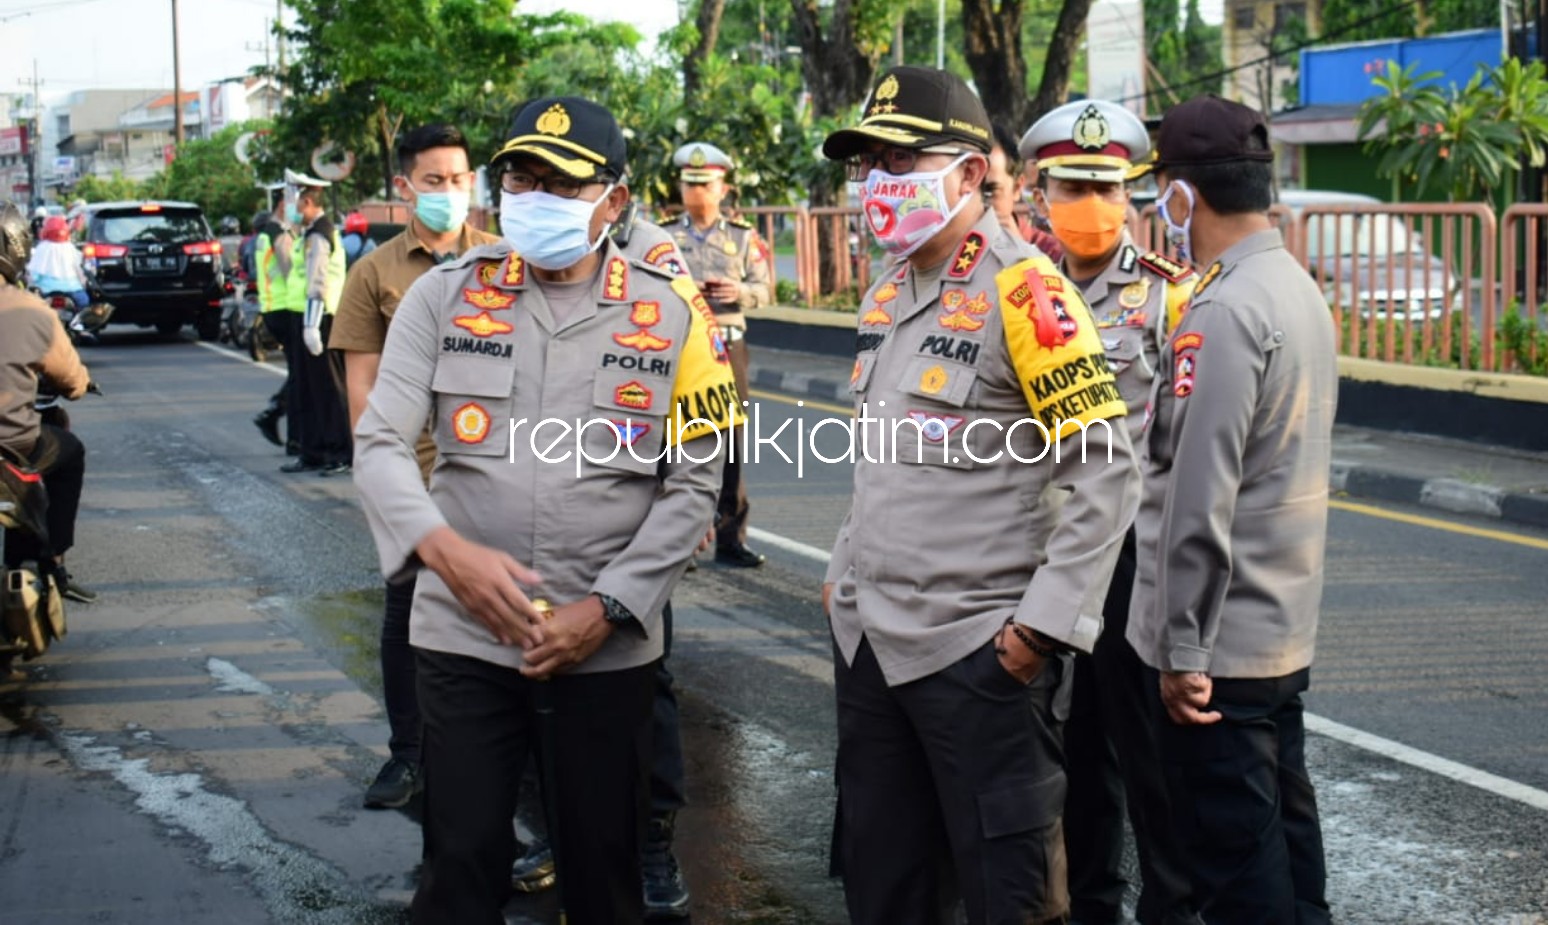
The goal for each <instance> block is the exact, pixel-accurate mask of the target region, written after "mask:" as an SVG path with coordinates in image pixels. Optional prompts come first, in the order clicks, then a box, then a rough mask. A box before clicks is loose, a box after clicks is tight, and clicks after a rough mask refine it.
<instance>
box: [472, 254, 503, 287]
mask: <svg viewBox="0 0 1548 925" xmlns="http://www.w3.org/2000/svg"><path fill="white" fill-rule="evenodd" d="M477 276H478V281H479V282H480V283H481V284H483V285H485V286H493V285H494V281H495V280H497V279H499V278H500V261H498V260H485V261H484V262H483V263H480V264H479V265H478V273H477Z"/></svg>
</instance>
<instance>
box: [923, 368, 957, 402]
mask: <svg viewBox="0 0 1548 925" xmlns="http://www.w3.org/2000/svg"><path fill="white" fill-rule="evenodd" d="M950 378H951V377H950V376H949V375H947V373H946V367H944V366H939V365H936V366H932V367H930V368H929V369H927V370H925V371H924V375H922V376H920V377H919V391H921V392H923V393H925V394H926V395H939V394H940V392H941V390H942V389H944V388H946V383H947V381H948V380H950Z"/></svg>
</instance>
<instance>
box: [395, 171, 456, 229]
mask: <svg viewBox="0 0 1548 925" xmlns="http://www.w3.org/2000/svg"><path fill="white" fill-rule="evenodd" d="M405 182H407V181H406V180H405ZM409 189H412V190H414V217H415V218H417V219H419V220H420V221H421V222H423V223H424V225H425V227H426V228H429V229H430V230H431V231H434V232H436V233H437V234H445V233H446V232H448V231H454V230H456V229H458V228H461V227H462V223H463V222H465V221H467V220H468V206H469V205H470V204H471V203H472V201H473V194H472V193H470V192H468V191H467V190H450V191H448V192H445V193H421V192H420V191H419V190H417V189H414V185H413V184H412V183H410V184H409Z"/></svg>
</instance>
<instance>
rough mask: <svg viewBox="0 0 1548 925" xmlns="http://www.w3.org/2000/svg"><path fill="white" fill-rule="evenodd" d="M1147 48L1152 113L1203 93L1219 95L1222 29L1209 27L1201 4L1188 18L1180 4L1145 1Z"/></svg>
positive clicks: (1192, 4) (1191, 7)
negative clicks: (1200, 9)
mask: <svg viewBox="0 0 1548 925" xmlns="http://www.w3.org/2000/svg"><path fill="white" fill-rule="evenodd" d="M1145 47H1146V48H1148V49H1150V65H1151V68H1152V72H1151V73H1150V74H1149V75H1147V77H1148V80H1149V82H1150V83H1151V84H1153V85H1154V86H1153V87H1152V90H1151V99H1152V100H1153V101H1154V105H1153V106H1152V109H1153V110H1165V109H1169V108H1171V107H1172V106H1175V105H1176V104H1178V103H1180V102H1182V101H1183V100H1186V99H1188V98H1190V97H1194V96H1198V95H1200V94H1202V93H1219V92H1220V85H1221V80H1222V78H1221V77H1219V76H1212V75H1218V74H1219V72H1220V71H1221V69H1222V66H1223V65H1222V61H1223V58H1222V55H1221V29H1220V27H1219V26H1212V25H1209V24H1208V23H1206V22H1205V21H1204V17H1203V16H1202V15H1201V14H1200V12H1199V2H1198V0H1188V6H1187V9H1186V15H1184V10H1183V8H1182V7H1181V6H1180V5H1179V3H1178V0H1145Z"/></svg>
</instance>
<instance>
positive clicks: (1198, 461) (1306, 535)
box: [1128, 96, 1338, 923]
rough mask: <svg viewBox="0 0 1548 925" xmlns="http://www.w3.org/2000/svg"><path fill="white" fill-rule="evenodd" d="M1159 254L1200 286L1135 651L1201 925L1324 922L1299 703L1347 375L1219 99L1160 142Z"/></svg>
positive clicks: (1156, 402) (1158, 432) (1171, 412)
mask: <svg viewBox="0 0 1548 925" xmlns="http://www.w3.org/2000/svg"><path fill="white" fill-rule="evenodd" d="M1156 149H1157V161H1156V169H1157V171H1158V182H1159V184H1160V189H1161V198H1160V200H1159V206H1160V212H1161V217H1162V221H1163V223H1164V224H1165V225H1166V233H1167V237H1168V238H1169V239H1170V241H1171V243H1172V244H1173V246H1174V247H1176V248H1177V250H1178V253H1179V254H1181V255H1182V256H1183V257H1184V258H1185V259H1191V260H1193V261H1195V262H1197V263H1198V265H1200V266H1204V267H1205V270H1204V271H1203V273H1202V274H1201V276H1200V278H1199V283H1198V286H1197V287H1196V288H1195V289H1194V292H1193V297H1192V300H1191V303H1190V305H1189V308H1188V311H1187V313H1186V314H1185V315H1183V317H1182V319H1181V320H1180V321H1179V322H1178V325H1177V328H1176V329H1175V330H1174V331H1173V332H1172V336H1171V340H1170V341H1169V342H1168V344H1167V346H1166V355H1165V357H1164V360H1165V361H1164V362H1163V363H1162V364H1161V366H1160V368H1159V369H1158V370H1157V371H1156V381H1155V387H1154V390H1153V392H1152V397H1151V406H1152V409H1153V413H1152V415H1151V417H1150V421H1149V423H1148V425H1147V430H1146V434H1145V438H1144V444H1145V458H1144V462H1143V467H1142V469H1143V476H1144V494H1143V500H1142V502H1141V506H1140V513H1139V517H1138V519H1137V521H1136V524H1135V530H1136V533H1137V535H1138V544H1139V560H1138V566H1139V567H1138V573H1137V575H1136V578H1135V583H1134V599H1133V604H1132V608H1131V610H1130V613H1129V629H1128V640H1129V642H1130V644H1131V645H1133V647H1134V650H1135V651H1136V652H1137V653H1138V654H1139V657H1140V658H1141V659H1142V660H1143V661H1144V662H1145V664H1146V665H1148V666H1149V667H1150V669H1151V672H1150V674H1151V677H1152V686H1151V688H1150V689H1151V690H1152V691H1155V692H1156V693H1157V694H1158V695H1159V702H1158V703H1154V704H1153V712H1152V716H1153V721H1154V722H1155V723H1156V725H1157V728H1158V729H1159V731H1160V743H1161V752H1162V758H1163V761H1162V769H1163V773H1164V776H1165V779H1166V783H1167V788H1168V790H1169V792H1170V794H1171V799H1172V805H1173V806H1174V807H1176V810H1177V811H1176V812H1175V813H1174V819H1175V820H1176V821H1177V827H1178V830H1177V835H1178V838H1179V840H1180V841H1181V842H1182V848H1183V852H1182V858H1183V860H1184V863H1185V865H1186V867H1187V872H1188V875H1189V881H1190V885H1191V887H1192V894H1193V895H1192V902H1193V905H1194V907H1195V908H1196V909H1197V911H1198V912H1199V914H1200V915H1201V916H1202V918H1203V919H1204V921H1206V922H1210V923H1215V922H1222V923H1236V922H1295V923H1319V922H1328V921H1331V918H1330V915H1329V912H1328V904H1327V899H1326V896H1325V891H1324V886H1325V883H1324V881H1325V880H1326V867H1325V863H1324V860H1323V852H1322V834H1321V828H1320V824H1319V822H1318V818H1317V803H1316V796H1315V794H1314V792H1313V789H1312V784H1311V779H1310V778H1309V777H1308V776H1307V773H1306V752H1305V728H1304V726H1303V724H1302V712H1303V707H1302V703H1301V693H1302V692H1303V691H1305V690H1306V688H1307V685H1308V680H1309V671H1310V666H1311V661H1312V654H1313V649H1314V647H1315V643H1316V633H1317V613H1318V608H1319V606H1320V601H1321V597H1322V576H1323V552H1324V546H1325V543H1326V536H1327V516H1328V514H1327V511H1328V507H1327V492H1328V467H1329V465H1330V448H1331V446H1332V429H1333V415H1334V406H1335V399H1336V397H1337V391H1338V371H1337V366H1336V361H1335V350H1334V346H1333V323H1332V319H1331V318H1330V317H1329V315H1328V308H1327V304H1326V302H1325V301H1324V300H1323V298H1322V294H1321V292H1320V291H1319V290H1318V288H1317V285H1316V283H1315V282H1313V281H1312V279H1311V277H1310V276H1308V275H1307V274H1306V272H1305V271H1304V270H1303V269H1302V268H1301V266H1300V264H1299V263H1298V262H1297V261H1296V260H1295V258H1294V257H1292V256H1291V255H1290V254H1289V252H1288V251H1286V250H1285V246H1284V241H1283V239H1282V238H1281V237H1280V234H1279V232H1278V231H1277V230H1275V228H1274V225H1273V222H1272V221H1271V220H1270V219H1269V216H1268V209H1269V205H1270V203H1271V201H1272V188H1273V187H1272V184H1273V165H1272V160H1273V154H1272V153H1271V151H1270V149H1269V144H1268V128H1267V126H1266V125H1265V124H1264V121H1263V117H1262V116H1261V115H1260V114H1259V113H1258V112H1257V111H1256V110H1253V109H1250V108H1248V107H1246V106H1242V105H1240V104H1237V103H1232V102H1228V101H1226V100H1222V99H1220V98H1219V97H1215V96H1206V97H1198V98H1195V99H1192V100H1189V101H1187V102H1186V103H1183V104H1181V105H1179V106H1177V107H1176V108H1174V109H1172V110H1171V111H1170V112H1169V113H1167V115H1166V117H1165V118H1164V119H1163V120H1162V122H1161V129H1160V132H1159V135H1158V138H1157V144H1156Z"/></svg>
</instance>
